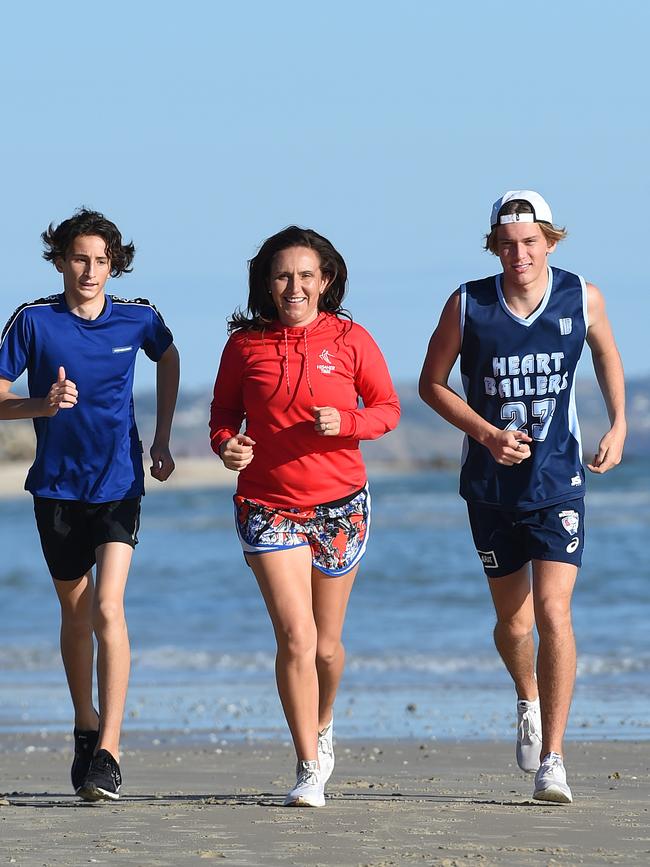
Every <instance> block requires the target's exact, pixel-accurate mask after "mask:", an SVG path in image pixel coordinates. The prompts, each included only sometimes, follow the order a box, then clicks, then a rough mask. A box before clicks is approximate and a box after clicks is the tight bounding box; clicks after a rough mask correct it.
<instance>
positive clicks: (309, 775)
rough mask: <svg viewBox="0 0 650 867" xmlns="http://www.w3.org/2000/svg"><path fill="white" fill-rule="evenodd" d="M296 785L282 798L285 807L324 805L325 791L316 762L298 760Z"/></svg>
mask: <svg viewBox="0 0 650 867" xmlns="http://www.w3.org/2000/svg"><path fill="white" fill-rule="evenodd" d="M296 776H297V779H296V785H295V786H294V787H293V789H292V790H291V791H290V792H289V794H288V795H287V797H286V798H285V799H284V806H285V807H324V806H325V791H324V786H323V781H322V779H321V775H320V771H319V769H318V762H317V761H316V760H315V759H314V760H312V761H302V762H298V764H297V765H296Z"/></svg>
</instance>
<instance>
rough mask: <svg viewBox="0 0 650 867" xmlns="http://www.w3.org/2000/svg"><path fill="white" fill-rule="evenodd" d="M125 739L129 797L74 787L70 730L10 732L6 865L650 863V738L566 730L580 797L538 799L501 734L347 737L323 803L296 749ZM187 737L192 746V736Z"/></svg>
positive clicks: (0, 836) (4, 743)
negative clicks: (611, 738) (102, 798)
mask: <svg viewBox="0 0 650 867" xmlns="http://www.w3.org/2000/svg"><path fill="white" fill-rule="evenodd" d="M153 737H154V735H151V734H149V735H144V734H143V735H140V736H138V735H135V734H129V735H128V736H125V738H124V753H123V757H122V769H123V772H124V777H125V783H124V786H123V797H122V798H121V799H120V801H119V802H116V803H102V804H84V803H83V802H81V801H79V800H78V799H76V798H75V797H74V796H73V795H72V794H71V793H70V791H69V781H68V769H69V764H70V756H71V744H70V738H69V737H68V738H67V739H66V738H64V737H63V736H56V735H48V736H43V737H39V736H36V737H33V736H32V737H29V736H26V735H3V736H1V737H0V749H1V750H2V782H1V783H0V789H2V790H4V791H5V792H6V794H5V795H4V797H0V803H1V804H2V806H0V863H10V864H18V865H23V867H28V865H29V867H31V865H39V867H43V865H46V867H49V865H81V864H109V865H143V867H144V865H185V864H205V863H210V862H213V863H219V864H233V865H247V867H250V865H260V867H266V865H269V867H271V865H287V864H288V865H314V867H315V865H328V867H331V865H336V867H361V865H367V867H392V865H446V867H454V865H482V867H483V865H492V864H504V865H574V864H575V865H578V864H580V865H584V864H590V865H602V864H644V865H647V864H650V829H649V826H648V808H649V801H650V799H649V795H650V774H649V765H650V762H649V750H648V743H647V742H646V743H643V742H640V743H625V742H600V743H585V744H582V743H581V744H570V745H569V749H568V751H567V753H568V755H567V764H568V768H569V772H570V783H571V785H572V787H573V792H574V797H575V802H574V804H572V805H566V806H553V805H548V804H541V803H536V802H533V801H532V800H531V797H530V796H531V793H532V780H531V778H530V777H527V776H525V775H523V774H521V773H520V772H519V771H518V770H517V769H516V767H515V766H514V762H513V755H512V753H513V746H512V745H511V744H503V743H487V742H482V743H467V742H460V743H444V742H433V743H431V742H428V743H422V744H420V743H418V742H413V743H411V742H403V741H393V742H389V743H386V742H381V743H372V742H368V743H366V744H364V745H362V744H359V743H346V742H340V743H339V744H338V745H337V750H336V756H337V765H336V769H335V772H334V776H333V777H332V780H331V783H330V785H329V786H328V800H327V805H326V807H325V808H324V809H320V810H313V809H312V810H309V809H287V808H283V807H282V806H281V804H282V798H283V796H284V794H285V792H286V791H287V789H288V787H289V784H290V783H291V782H292V779H291V768H292V765H293V758H292V752H291V750H290V749H289V748H288V747H287V746H281V745H279V744H269V745H267V744H256V745H247V744H244V745H237V744H230V745H227V746H222V747H215V745H207V744H206V745H205V746H204V747H201V746H194V747H188V746H187V743H186V742H183V741H180V742H179V744H180V745H178V746H177V745H176V743H175V741H176V740H177V739H176V738H175V737H174V736H173V735H167V736H165V735H156V737H157V738H158V739H159V741H160V743H159V744H158V745H156V746H154V745H153V740H152V739H153ZM183 744H184V745H183Z"/></svg>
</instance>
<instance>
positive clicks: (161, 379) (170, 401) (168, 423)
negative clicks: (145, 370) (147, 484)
mask: <svg viewBox="0 0 650 867" xmlns="http://www.w3.org/2000/svg"><path fill="white" fill-rule="evenodd" d="M179 379H180V359H179V356H178V350H177V349H176V347H175V346H174V344H173V343H172V344H171V346H168V347H167V349H166V350H165V352H164V353H163V354H162V356H161V358H160V360H159V361H158V363H157V364H156V433H155V434H154V438H153V444H152V446H151V450H150V454H151V475H152V476H153V477H154V479H158V481H159V482H164V481H166V480H167V479H168V478H169V477H170V476H171V474H172V473H173V472H174V467H175V464H174V461H173V458H172V456H171V452H170V450H169V438H170V436H171V431H172V419H173V417H174V409H175V407H176V397H177V395H178V382H179Z"/></svg>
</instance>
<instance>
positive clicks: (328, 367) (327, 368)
mask: <svg viewBox="0 0 650 867" xmlns="http://www.w3.org/2000/svg"><path fill="white" fill-rule="evenodd" d="M318 357H319V358H320V360H321V361H324V362H325V363H324V364H317V365H316V367H317V368H318V370H320V372H321V373H327V374H330V373H331V372H332V371H333V370H336V367H335V366H334V364H333V362H332V359H333V358H336V356H335V355H332V354H331V353H330V351H329V349H323V351H322V352H321V354H320V355H319V356H318Z"/></svg>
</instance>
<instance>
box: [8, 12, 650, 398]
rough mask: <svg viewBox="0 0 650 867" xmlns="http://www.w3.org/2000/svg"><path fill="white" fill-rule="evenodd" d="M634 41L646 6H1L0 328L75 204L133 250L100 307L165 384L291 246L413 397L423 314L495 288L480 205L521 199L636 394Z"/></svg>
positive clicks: (26, 292)
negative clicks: (294, 242)
mask: <svg viewBox="0 0 650 867" xmlns="http://www.w3.org/2000/svg"><path fill="white" fill-rule="evenodd" d="M649 28H650V4H647V3H645V2H644V0H619V2H618V3H616V4H614V3H612V2H609V3H593V2H582V0H572V2H566V0H564V2H557V0H551V2H542V3H539V4H523V3H520V4H512V3H505V2H492V3H485V2H481V0H477V2H463V0H459V2H456V3H454V4H451V3H442V2H441V3H437V2H434V0H401V2H399V3H398V2H391V3H385V2H381V0H380V2H377V0H372V2H371V0H356V2H353V0H348V2H339V0H328V2H323V3H318V4H317V3H305V2H285V0H274V2H263V0H252V2H238V3H231V2H216V0H215V2H208V0H185V2H182V3H179V2H173V3H169V2H164V0H162V2H161V0H158V2H152V0H139V2H124V0H114V2H111V3H110V4H107V5H103V6H100V5H98V4H92V3H88V2H76V0H74V2H65V0H61V2H59V3H52V4H45V3H41V2H36V0H33V2H26V3H23V4H17V3H16V4H11V5H10V6H9V7H7V8H6V9H5V10H4V12H3V25H2V31H3V38H2V50H1V52H0V55H1V58H0V68H1V72H2V78H1V82H0V88H1V98H2V107H3V108H2V113H3V123H2V127H3V133H2V136H1V138H0V151H1V155H2V176H3V183H2V187H1V190H2V193H1V199H0V205H1V207H0V228H1V231H0V249H1V257H0V285H1V287H2V290H1V299H2V303H1V305H0V306H1V308H2V309H1V310H0V319H1V320H2V321H3V322H4V321H5V320H6V319H7V318H8V317H9V314H10V313H11V311H12V310H13V309H14V308H15V307H16V306H17V305H18V304H19V303H20V302H22V301H25V300H29V299H32V298H35V297H40V296H42V295H45V294H49V293H51V292H55V291H60V282H59V277H58V275H57V274H56V272H55V271H54V269H53V268H52V267H51V266H50V265H48V264H47V263H46V262H44V261H43V260H42V259H40V252H41V247H40V239H39V235H40V232H41V231H42V230H43V228H44V227H45V226H46V225H47V223H48V222H50V221H59V220H61V219H64V218H65V217H67V216H69V215H70V214H71V212H72V211H73V210H74V208H75V207H77V206H79V205H81V204H86V205H89V206H91V207H94V208H97V209H99V210H102V211H104V212H105V213H106V214H107V215H108V216H109V217H110V218H111V219H113V220H115V221H116V222H117V223H118V225H119V226H120V228H121V229H122V230H123V233H124V234H125V235H126V237H127V238H133V240H134V241H135V243H136V246H137V255H136V260H135V270H134V272H133V274H132V275H130V276H127V277H124V278H121V279H120V280H116V281H112V283H111V284H109V287H110V288H109V291H111V292H113V293H115V294H118V295H124V296H127V297H136V296H144V297H148V298H150V299H151V300H153V301H154V303H156V304H157V306H158V307H159V308H160V310H161V311H162V313H163V315H164V316H165V318H166V320H167V321H168V323H169V325H170V326H171V327H172V329H173V331H174V333H175V336H176V342H177V344H178V346H179V348H180V351H181V353H182V357H183V365H184V366H183V371H184V382H185V383H186V384H187V385H188V386H199V385H204V384H208V383H210V382H211V381H212V379H213V376H214V372H215V369H216V365H217V361H218V358H219V354H220V351H221V348H222V346H223V343H224V340H225V319H226V316H227V315H228V314H229V313H230V312H231V311H232V309H233V308H234V307H235V306H236V305H238V304H240V303H243V302H244V301H245V297H246V270H245V263H246V260H247V259H248V258H250V257H251V256H252V255H253V254H254V252H255V250H256V248H257V246H258V245H259V244H260V242H261V241H262V240H263V239H264V238H265V237H267V236H268V235H270V234H273V233H274V232H275V231H277V230H279V229H280V228H282V227H284V226H285V225H287V224H289V223H298V224H300V225H305V226H311V227H313V228H315V229H317V230H318V231H320V232H321V233H323V234H325V235H327V236H328V237H330V239H331V240H332V241H333V242H334V243H335V245H336V246H337V247H338V248H339V249H340V250H341V252H342V253H343V255H344V256H345V258H346V260H347V262H348V267H349V271H350V294H349V296H348V307H349V309H350V310H351V311H352V313H353V315H354V317H355V319H356V320H357V321H359V322H361V323H362V324H363V325H365V326H366V327H367V328H369V329H370V331H371V332H372V333H373V335H374V336H375V338H376V340H377V341H378V343H379V344H380V346H381V347H382V348H383V350H384V352H385V355H386V357H387V359H388V361H389V364H390V367H391V370H392V371H393V375H394V377H395V379H396V380H400V381H401V380H408V379H414V378H416V377H417V375H418V373H419V369H420V365H421V362H422V357H423V354H424V351H425V348H426V343H427V339H428V336H429V334H430V333H431V330H432V328H433V327H434V325H435V323H436V321H437V318H438V315H439V312H440V309H441V307H442V304H443V303H444V300H445V298H446V297H447V296H448V295H449V293H450V292H451V291H452V290H453V289H454V288H455V287H456V286H457V285H458V284H459V283H460V282H462V281H463V280H467V279H473V278H477V277H481V276H485V275H486V274H489V273H495V272H496V271H497V270H498V267H497V265H498V263H497V261H496V260H494V259H493V257H491V256H490V255H488V254H487V253H484V252H483V251H482V248H481V245H482V235H483V233H484V231H485V230H486V228H487V223H488V218H489V210H490V205H491V203H492V201H493V200H494V199H495V198H496V197H497V196H498V195H499V194H501V193H502V192H503V191H505V190H506V189H512V188H520V187H530V188H533V189H537V190H539V191H540V192H541V193H542V194H543V195H544V196H546V198H547V199H548V200H549V202H550V204H551V206H552V208H553V213H554V217H555V219H556V222H557V223H559V224H562V225H566V226H567V228H568V229H569V232H570V235H569V238H568V239H567V241H565V242H564V244H563V245H561V247H560V249H559V250H558V251H557V252H556V253H555V255H554V262H555V263H556V264H558V265H561V266H563V267H565V268H568V269H569V270H575V271H578V272H579V273H583V274H584V275H585V276H586V278H587V279H588V280H591V281H592V282H594V283H596V284H597V285H599V286H600V287H601V288H602V289H603V291H604V292H605V295H606V298H607V301H608V307H609V312H610V317H611V320H612V322H613V325H614V328H615V332H616V335H617V339H618V342H619V346H620V348H621V351H622V354H623V359H624V362H625V365H626V369H627V371H628V373H629V374H631V375H636V374H645V373H648V372H650V365H649V364H648V355H647V352H646V347H647V342H648V339H647V328H648V323H649V321H650V316H649V313H650V300H649V297H650V293H649V292H648V288H647V276H646V273H645V266H644V265H643V262H644V259H643V255H644V254H643V250H644V249H646V248H647V246H648V230H649V228H650V225H649V219H648V214H649V213H650V182H649V177H650V174H649V171H648V159H649V157H648V154H650V135H649V131H650V115H649V112H648V93H647V34H648V32H649ZM583 372H584V373H587V372H588V368H587V367H586V366H583ZM138 377H139V378H138V382H139V383H140V384H141V385H144V384H145V383H147V384H148V383H151V382H152V381H153V371H152V370H151V367H150V366H149V365H148V364H147V363H146V360H144V359H143V361H142V362H141V363H140V372H139V374H138Z"/></svg>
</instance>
